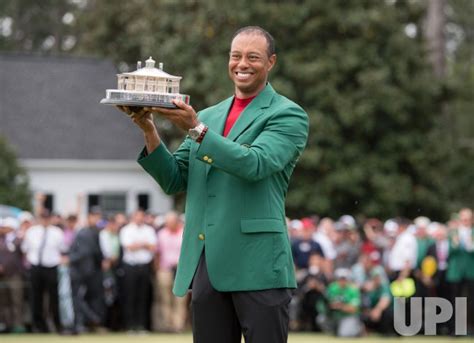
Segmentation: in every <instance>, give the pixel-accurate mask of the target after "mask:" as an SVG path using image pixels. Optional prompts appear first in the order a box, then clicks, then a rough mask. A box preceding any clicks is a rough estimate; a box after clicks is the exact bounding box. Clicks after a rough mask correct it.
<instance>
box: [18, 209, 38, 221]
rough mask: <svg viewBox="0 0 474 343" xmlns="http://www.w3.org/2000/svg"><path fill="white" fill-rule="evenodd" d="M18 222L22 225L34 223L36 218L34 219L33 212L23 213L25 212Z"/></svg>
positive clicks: (21, 214)
mask: <svg viewBox="0 0 474 343" xmlns="http://www.w3.org/2000/svg"><path fill="white" fill-rule="evenodd" d="M18 220H19V221H20V223H24V222H33V221H34V220H35V217H33V215H32V214H31V212H28V211H23V212H21V213H20V215H19V216H18Z"/></svg>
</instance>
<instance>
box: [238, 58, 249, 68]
mask: <svg viewBox="0 0 474 343" xmlns="http://www.w3.org/2000/svg"><path fill="white" fill-rule="evenodd" d="M237 66H238V67H239V68H246V67H248V66H249V60H248V59H247V57H245V56H242V58H241V59H240V60H239V63H238V64H237Z"/></svg>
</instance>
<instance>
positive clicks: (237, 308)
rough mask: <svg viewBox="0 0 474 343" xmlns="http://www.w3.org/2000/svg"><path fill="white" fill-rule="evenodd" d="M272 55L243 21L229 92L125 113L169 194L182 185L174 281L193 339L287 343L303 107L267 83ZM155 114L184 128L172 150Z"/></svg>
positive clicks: (260, 33) (270, 46) (265, 37)
mask: <svg viewBox="0 0 474 343" xmlns="http://www.w3.org/2000/svg"><path fill="white" fill-rule="evenodd" d="M275 63H276V55H275V48H274V41H273V38H272V36H271V35H270V34H269V33H268V32H266V31H265V30H263V29H262V28H260V27H245V28H243V29H240V30H239V31H237V32H236V34H235V35H234V37H233V39H232V44H231V51H230V58H229V67H228V71H229V77H230V79H231V80H232V81H233V83H234V86H235V94H234V96H232V97H230V98H228V99H226V100H224V101H222V102H220V103H218V104H217V105H215V106H212V107H209V108H207V109H205V110H202V111H200V112H199V113H197V114H196V112H195V111H194V109H193V108H192V107H191V106H188V105H186V104H185V103H183V102H181V101H175V104H176V106H177V107H178V109H174V110H168V109H163V108H144V109H143V110H140V111H138V112H137V113H133V112H131V111H130V109H129V108H126V107H122V108H121V109H122V110H123V111H125V112H126V113H128V114H129V115H130V116H131V118H132V119H133V121H134V122H135V123H136V124H137V125H138V126H139V127H140V128H141V129H142V130H143V132H144V136H145V144H146V148H145V149H144V150H143V152H142V154H141V155H140V157H139V163H140V164H141V165H142V167H143V168H144V169H145V170H146V171H147V172H148V173H149V174H150V175H151V176H152V177H153V178H154V179H155V180H156V181H157V182H158V183H159V184H160V186H161V187H162V188H163V190H164V191H165V192H166V193H167V194H174V193H177V192H183V191H185V192H187V199H186V224H185V230H184V236H183V245H182V248H181V256H180V260H179V264H178V269H177V275H176V280H175V285H174V289H173V291H174V293H175V294H176V295H178V296H183V295H184V294H185V293H186V292H187V290H188V289H189V288H191V289H192V311H193V334H194V342H197V343H200V342H203V343H212V342H216V343H222V342H226V343H233V342H236V343H237V342H240V340H241V334H242V333H243V334H244V336H245V341H246V342H247V343H249V342H250V343H255V342H272V343H278V342H286V341H287V337H288V304H289V301H290V298H291V292H290V289H291V288H295V287H296V282H295V276H294V267H293V260H292V256H291V251H290V243H289V238H288V233H287V229H286V224H285V197H286V193H287V189H288V183H289V180H290V176H291V174H292V172H293V169H294V167H295V165H296V162H297V160H298V158H299V157H300V155H301V153H302V151H303V149H304V147H305V145H306V140H307V136H308V116H307V114H306V113H305V111H304V110H303V109H302V108H301V107H300V106H298V105H297V104H295V103H294V102H292V101H290V100H288V99H287V98H285V97H284V96H282V95H279V94H278V93H276V92H275V91H274V90H273V88H272V86H271V85H270V84H269V83H268V82H267V79H268V74H269V72H270V70H271V69H272V68H273V66H274V65H275ZM153 112H157V113H159V114H160V115H162V116H164V117H166V118H167V119H169V120H170V121H172V122H173V123H174V124H175V125H176V126H178V127H180V128H181V129H183V130H185V131H187V132H188V135H187V137H186V138H185V140H184V142H183V143H182V144H181V146H180V147H179V148H178V149H177V150H176V151H175V152H174V153H171V152H169V151H168V149H167V148H166V146H165V145H164V143H163V142H162V141H161V139H160V137H159V134H158V132H157V129H156V127H155V125H154V123H153V117H152V113H153Z"/></svg>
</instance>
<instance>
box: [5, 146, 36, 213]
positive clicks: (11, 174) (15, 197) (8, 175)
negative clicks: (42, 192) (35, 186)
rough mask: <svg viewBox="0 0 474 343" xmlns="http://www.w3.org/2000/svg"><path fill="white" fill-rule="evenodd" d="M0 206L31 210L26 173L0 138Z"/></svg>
mask: <svg viewBox="0 0 474 343" xmlns="http://www.w3.org/2000/svg"><path fill="white" fill-rule="evenodd" d="M0 166H1V168H0V204H3V205H10V206H15V207H19V208H21V209H24V210H31V191H30V189H29V181H28V176H27V174H26V171H25V170H24V169H23V168H22V167H21V166H20V165H19V164H18V162H17V159H16V156H15V153H14V152H13V150H12V149H11V148H10V147H9V146H8V145H7V143H6V141H5V140H4V139H3V138H2V137H0Z"/></svg>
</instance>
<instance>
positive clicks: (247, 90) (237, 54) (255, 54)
mask: <svg viewBox="0 0 474 343" xmlns="http://www.w3.org/2000/svg"><path fill="white" fill-rule="evenodd" d="M275 61H276V55H275V54H273V55H271V56H268V43H267V40H266V39H265V37H264V36H263V35H261V34H258V33H252V32H250V33H246V32H242V33H240V34H239V35H237V36H236V37H235V38H234V40H233V41H232V45H231V48H230V58H229V77H230V79H231V80H232V81H233V82H234V85H235V95H236V96H237V97H239V98H243V99H245V98H249V97H251V96H255V95H257V94H258V93H259V92H260V91H261V90H262V89H263V88H265V84H266V82H267V78H268V73H269V72H270V70H271V69H272V68H273V66H274V65H275Z"/></svg>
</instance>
